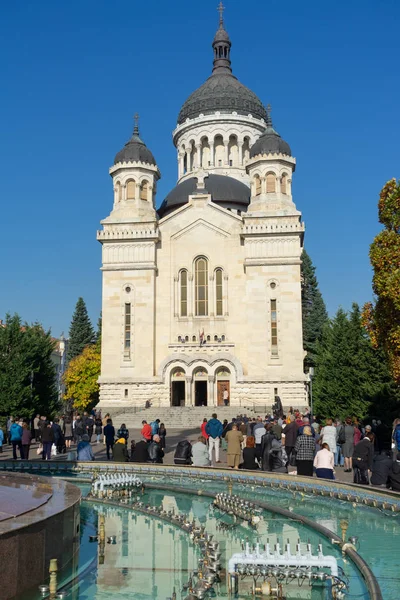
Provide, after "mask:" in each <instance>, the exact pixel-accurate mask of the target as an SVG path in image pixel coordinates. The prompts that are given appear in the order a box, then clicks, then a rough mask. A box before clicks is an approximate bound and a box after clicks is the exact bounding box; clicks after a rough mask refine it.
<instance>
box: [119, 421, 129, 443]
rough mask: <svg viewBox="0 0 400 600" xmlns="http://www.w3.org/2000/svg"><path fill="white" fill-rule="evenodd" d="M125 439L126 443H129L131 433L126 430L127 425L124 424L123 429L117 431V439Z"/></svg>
mask: <svg viewBox="0 0 400 600" xmlns="http://www.w3.org/2000/svg"><path fill="white" fill-rule="evenodd" d="M122 437H123V438H125V441H126V442H128V438H129V431H128V429H127V428H126V425H125V423H122V425H121V427H120V428H119V429H118V431H117V438H118V439H121V438H122Z"/></svg>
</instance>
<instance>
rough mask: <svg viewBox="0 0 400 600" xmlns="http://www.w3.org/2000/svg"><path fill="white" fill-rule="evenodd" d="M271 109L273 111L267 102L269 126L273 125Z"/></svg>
mask: <svg viewBox="0 0 400 600" xmlns="http://www.w3.org/2000/svg"><path fill="white" fill-rule="evenodd" d="M271 111H272V106H271V105H270V104H267V126H268V127H272V119H271Z"/></svg>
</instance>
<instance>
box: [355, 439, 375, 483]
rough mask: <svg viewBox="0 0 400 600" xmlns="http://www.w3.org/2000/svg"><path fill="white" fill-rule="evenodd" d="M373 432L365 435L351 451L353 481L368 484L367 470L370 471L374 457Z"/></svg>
mask: <svg viewBox="0 0 400 600" xmlns="http://www.w3.org/2000/svg"><path fill="white" fill-rule="evenodd" d="M374 439H375V436H374V434H373V433H367V435H366V436H365V437H364V438H363V439H362V440H361V441H359V442H358V444H356V446H355V448H354V452H353V457H352V458H353V477H354V479H353V480H354V483H360V484H362V485H369V477H368V474H369V471H372V460H373V457H374Z"/></svg>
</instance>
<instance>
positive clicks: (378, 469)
mask: <svg viewBox="0 0 400 600" xmlns="http://www.w3.org/2000/svg"><path fill="white" fill-rule="evenodd" d="M392 462H393V461H392V458H391V456H390V455H389V456H388V455H387V454H376V455H375V456H374V460H373V463H372V475H371V485H376V486H379V487H384V488H386V487H387V485H388V478H389V471H390V468H391V466H392Z"/></svg>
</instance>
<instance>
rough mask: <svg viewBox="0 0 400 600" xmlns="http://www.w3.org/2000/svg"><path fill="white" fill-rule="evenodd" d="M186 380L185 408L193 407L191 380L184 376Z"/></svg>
mask: <svg viewBox="0 0 400 600" xmlns="http://www.w3.org/2000/svg"><path fill="white" fill-rule="evenodd" d="M185 380H186V382H185V383H186V385H185V406H193V400H192V387H193V385H192V378H191V377H188V376H186V377H185Z"/></svg>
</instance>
